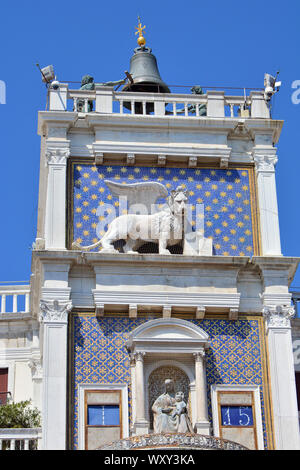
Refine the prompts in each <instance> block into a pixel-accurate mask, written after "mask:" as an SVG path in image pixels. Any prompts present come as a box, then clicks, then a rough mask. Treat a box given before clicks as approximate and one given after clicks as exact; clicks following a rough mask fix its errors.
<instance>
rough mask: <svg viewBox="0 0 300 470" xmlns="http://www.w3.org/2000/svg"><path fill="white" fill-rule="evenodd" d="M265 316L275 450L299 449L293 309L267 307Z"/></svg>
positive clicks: (283, 306) (264, 312)
mask: <svg viewBox="0 0 300 470" xmlns="http://www.w3.org/2000/svg"><path fill="white" fill-rule="evenodd" d="M262 313H263V315H264V317H265V321H266V331H267V337H268V348H269V361H270V378H271V390H272V404H273V416H274V431H275V445H276V449H277V450H296V449H300V437H299V422H298V407H297V396H296V386H295V378H294V360H293V346H292V337H291V322H290V320H291V318H292V317H293V316H294V307H291V306H289V305H270V306H269V305H265V306H264V307H263V310H262Z"/></svg>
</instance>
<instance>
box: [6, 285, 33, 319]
mask: <svg viewBox="0 0 300 470" xmlns="http://www.w3.org/2000/svg"><path fill="white" fill-rule="evenodd" d="M0 299H1V301H0V304H1V314H9V313H29V312H30V286H29V285H0Z"/></svg>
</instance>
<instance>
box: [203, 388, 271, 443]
mask: <svg viewBox="0 0 300 470" xmlns="http://www.w3.org/2000/svg"><path fill="white" fill-rule="evenodd" d="M211 393H212V395H211V402H212V412H213V427H214V435H215V436H216V437H221V438H223V439H228V440H231V441H235V442H238V443H239V444H242V445H244V446H245V447H247V448H248V449H263V448H264V441H263V429H262V416H261V404H260V389H259V387H258V386H256V385H225V384H224V385H221V384H220V385H213V386H212V387H211Z"/></svg>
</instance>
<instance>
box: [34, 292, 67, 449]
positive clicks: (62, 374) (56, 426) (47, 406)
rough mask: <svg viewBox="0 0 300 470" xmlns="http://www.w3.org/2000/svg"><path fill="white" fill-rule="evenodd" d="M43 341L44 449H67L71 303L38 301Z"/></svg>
mask: <svg viewBox="0 0 300 470" xmlns="http://www.w3.org/2000/svg"><path fill="white" fill-rule="evenodd" d="M40 309H41V314H40V321H41V322H42V323H43V327H44V340H43V407H42V418H43V449H44V450H46V449H47V450H54V449H55V450H64V449H66V431H67V429H66V417H67V339H68V336H67V333H68V316H69V312H70V311H71V309H72V303H71V302H70V301H69V302H59V301H57V300H54V301H45V300H41V302H40Z"/></svg>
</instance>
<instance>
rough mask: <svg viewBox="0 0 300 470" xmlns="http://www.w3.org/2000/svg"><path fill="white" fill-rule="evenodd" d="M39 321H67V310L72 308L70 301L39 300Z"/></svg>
mask: <svg viewBox="0 0 300 470" xmlns="http://www.w3.org/2000/svg"><path fill="white" fill-rule="evenodd" d="M40 309H41V314H40V321H41V322H44V323H49V322H50V323H51V322H61V323H67V322H68V315H69V312H70V311H71V310H72V302H71V301H70V302H66V303H65V302H64V303H59V302H58V300H53V301H49V302H47V301H45V300H41V301H40Z"/></svg>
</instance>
